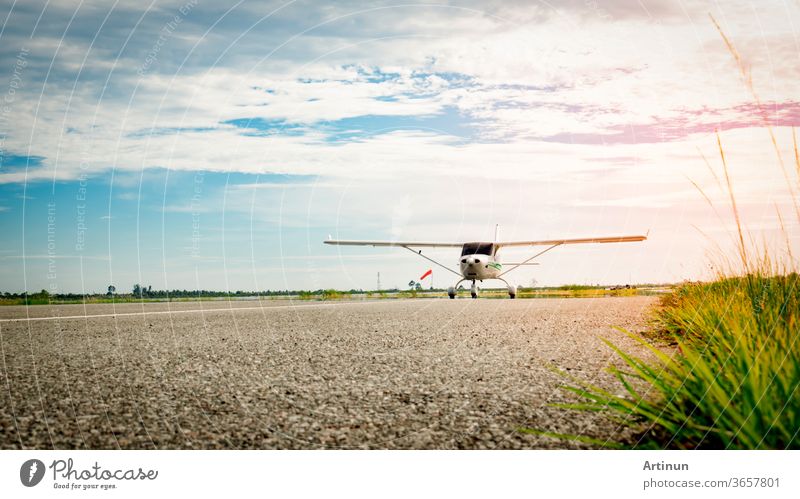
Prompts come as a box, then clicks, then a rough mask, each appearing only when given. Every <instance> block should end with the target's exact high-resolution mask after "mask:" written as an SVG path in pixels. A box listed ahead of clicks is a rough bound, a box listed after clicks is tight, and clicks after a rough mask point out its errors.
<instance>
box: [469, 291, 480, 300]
mask: <svg viewBox="0 0 800 499" xmlns="http://www.w3.org/2000/svg"><path fill="white" fill-rule="evenodd" d="M470 294H471V295H472V298H477V297H478V293H475V292H474V291H473V292H472V293H470Z"/></svg>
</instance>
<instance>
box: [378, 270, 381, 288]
mask: <svg viewBox="0 0 800 499" xmlns="http://www.w3.org/2000/svg"><path fill="white" fill-rule="evenodd" d="M380 290H381V273H380V272H378V291H380Z"/></svg>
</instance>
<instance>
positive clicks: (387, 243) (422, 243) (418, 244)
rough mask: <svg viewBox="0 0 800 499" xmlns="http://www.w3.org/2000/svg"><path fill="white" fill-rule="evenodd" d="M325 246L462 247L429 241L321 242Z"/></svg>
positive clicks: (457, 244) (455, 244)
mask: <svg viewBox="0 0 800 499" xmlns="http://www.w3.org/2000/svg"><path fill="white" fill-rule="evenodd" d="M323 242H324V243H325V244H334V245H337V246H397V247H401V248H402V247H409V246H411V247H416V248H460V247H461V246H463V245H464V243H463V242H459V243H441V242H430V241H354V240H350V241H346V240H334V239H328V240H327V241H323Z"/></svg>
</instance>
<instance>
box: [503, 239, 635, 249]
mask: <svg viewBox="0 0 800 499" xmlns="http://www.w3.org/2000/svg"><path fill="white" fill-rule="evenodd" d="M645 239H647V236H612V237H586V238H581V239H549V240H545V241H508V242H502V241H500V242H496V243H495V244H496V245H497V246H501V247H510V246H554V245H560V244H586V243H635V242H638V241H644V240H645Z"/></svg>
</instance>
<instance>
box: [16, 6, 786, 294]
mask: <svg viewBox="0 0 800 499" xmlns="http://www.w3.org/2000/svg"><path fill="white" fill-rule="evenodd" d="M709 14H712V15H713V16H714V17H715V19H717V20H718V21H719V23H720V25H721V27H722V29H723V30H724V31H725V33H726V35H727V36H728V37H729V39H730V40H731V41H732V42H733V44H734V45H735V46H736V48H737V50H738V51H739V52H738V54H739V56H740V58H741V60H742V61H743V64H744V67H745V68H746V71H747V74H745V75H744V76H745V78H744V79H743V78H742V75H741V74H740V71H739V69H738V68H737V66H736V63H735V59H734V57H733V56H732V54H731V52H730V51H729V49H728V48H727V47H726V46H725V44H724V42H723V40H722V38H721V36H720V34H719V32H718V31H717V30H716V28H715V27H714V25H713V23H712V21H711V20H710V18H709ZM0 22H2V27H0V41H2V43H0V73H2V74H3V76H4V77H3V78H2V81H0V83H2V86H0V93H2V97H0V99H2V107H1V108H0V139H1V140H0V151H1V152H2V156H0V230H2V233H3V234H4V237H3V238H2V240H0V291H2V290H8V291H21V290H24V289H28V290H38V289H42V288H49V289H54V290H59V291H64V292H81V291H85V292H96V291H100V290H104V289H105V287H106V286H108V284H111V283H113V284H115V285H116V286H117V287H118V288H119V289H129V288H130V287H131V286H132V285H133V283H136V282H140V283H143V284H150V285H152V286H153V287H154V288H159V289H161V288H181V289H183V288H187V289H191V288H196V287H201V288H209V289H211V288H213V289H225V290H236V289H309V288H311V289H317V288H322V287H336V288H346V289H349V288H364V289H367V288H372V287H374V285H375V281H376V274H377V272H381V275H382V282H383V284H384V286H386V287H389V286H395V285H397V286H401V285H403V284H405V283H406V282H408V281H409V280H410V279H412V278H415V277H418V274H421V273H422V272H424V271H425V270H427V269H428V268H429V267H430V265H429V264H428V263H427V262H425V261H424V260H421V259H415V258H414V256H413V255H410V254H406V253H407V252H404V251H402V250H375V249H363V248H362V249H359V248H332V247H328V246H324V245H322V244H321V241H322V240H323V239H324V238H326V237H327V236H328V235H329V234H331V235H334V236H335V237H343V238H345V237H346V238H358V239H369V238H380V239H383V238H392V239H442V240H475V239H482V238H490V237H491V236H492V235H493V232H494V225H495V224H497V223H499V224H501V226H502V233H503V236H504V237H505V238H513V239H540V238H552V237H571V236H586V235H602V234H611V235H613V234H626V233H633V234H636V233H644V232H645V231H647V230H650V231H651V232H650V234H651V238H650V240H649V241H648V242H647V243H644V244H641V245H618V246H614V247H611V246H603V247H589V246H587V247H580V248H565V249H563V250H562V249H560V250H559V251H558V252H552V253H551V254H548V255H547V256H546V257H544V258H543V259H542V262H541V263H542V265H541V266H539V267H535V268H528V269H524V270H521V271H519V274H518V276H517V277H516V278H515V279H516V281H517V283H519V284H529V283H530V282H531V280H532V279H536V280H537V282H539V283H540V284H561V283H584V282H588V283H608V284H611V283H619V282H628V281H637V282H646V281H649V282H658V281H678V280H683V279H698V278H703V277H707V276H708V275H709V274H708V273H709V268H710V265H711V264H712V263H713V260H714V259H715V258H717V257H719V256H721V255H726V254H729V252H730V247H731V244H732V240H733V239H732V227H733V219H732V216H731V213H730V208H729V206H728V204H727V203H728V201H727V199H728V195H727V191H726V189H725V187H724V186H723V185H722V183H721V182H720V178H722V176H723V171H722V169H721V168H722V167H721V162H720V157H719V151H718V145H717V136H716V135H715V131H717V130H718V131H719V137H720V141H721V142H722V144H723V146H724V148H725V151H726V155H727V158H728V161H729V168H730V173H731V178H732V182H733V185H734V188H735V192H736V195H737V198H738V199H739V201H740V208H741V211H742V216H743V218H744V220H745V222H746V225H747V227H748V230H749V232H750V235H751V237H752V238H753V240H755V241H759V242H761V241H764V243H765V244H769V245H774V246H775V252H776V254H781V253H782V252H784V253H785V251H786V238H784V237H783V235H782V234H781V231H780V223H781V220H780V219H779V217H778V214H779V213H780V214H781V218H782V220H783V224H784V226H785V227H786V229H787V232H788V235H789V238H788V241H789V246H790V247H794V248H795V254H800V248H797V246H798V244H800V239H798V222H799V221H798V217H797V216H796V213H795V209H794V208H795V207H794V205H793V200H792V199H793V195H795V196H796V193H797V192H798V191H800V184H798V182H797V171H796V169H795V168H794V165H793V163H792V158H793V151H792V150H791V146H792V128H791V127H793V126H796V125H797V124H798V122H799V121H800V95H798V94H797V88H796V87H797V86H796V81H797V79H798V77H800V74H798V73H800V69H798V68H800V64H798V60H797V59H798V54H800V47H799V46H798V42H797V40H798V38H797V36H796V32H795V26H798V25H800V6H798V5H796V4H786V3H784V2H778V1H776V2H761V3H759V4H758V5H754V4H751V3H747V2H742V3H737V2H726V4H725V5H724V6H719V5H712V4H708V3H706V2H681V3H678V2H672V1H658V2H644V3H641V4H640V3H637V2H624V1H621V0H612V1H605V2H597V3H596V4H595V3H593V2H583V1H578V0H575V1H566V2H559V3H558V5H557V6H553V5H552V4H550V3H545V2H493V1H485V2H446V3H445V2H443V3H438V2H433V3H426V4H425V5H408V4H402V3H399V2H389V1H385V2H377V3H373V2H371V3H369V4H365V3H362V2H331V3H327V4H325V5H322V4H319V3H314V2H293V1H289V2H250V1H242V2H230V3H226V2H223V3H214V4H207V3H205V2H202V1H199V2H195V1H192V0H188V1H177V2H162V1H156V2H153V4H152V5H151V6H150V7H144V6H142V5H141V4H140V3H138V2H133V1H124V0H122V1H119V2H114V3H111V2H67V1H50V2H36V1H32V2H24V3H21V2H17V3H13V4H12V5H8V4H7V5H5V6H4V7H2V9H0ZM748 77H749V78H750V79H751V80H752V82H753V87H752V88H749V87H748V85H747V84H746V80H747V78H748ZM770 133H772V134H774V136H775V138H776V141H777V144H778V146H777V149H775V148H774V147H773V146H772V141H771V137H770ZM781 162H783V166H781ZM787 179H788V182H787ZM789 186H791V187H789ZM698 187H699V188H700V189H701V190H702V191H703V192H702V193H700V192H699V190H698ZM84 194H85V195H84ZM83 197H85V200H84V199H82V198H83ZM709 201H710V202H711V203H710V204H709ZM53 206H54V207H53ZM48 210H49V211H48ZM84 212H85V213H84ZM48 216H49V217H50V218H51V220H49V221H48ZM81 217H84V218H81ZM53 218H54V220H52V219H53ZM48 223H49V225H48ZM48 229H49V230H50V236H51V240H50V241H48ZM81 237H85V241H84V242H83V244H82V245H80V244H78V243H79V238H81ZM434 254H435V256H439V257H441V258H442V259H443V260H444V261H445V262H446V263H450V262H451V261H455V255H454V254H452V252H450V253H448V252H446V251H445V252H434ZM522 256H523V255H522V254H519V253H514V254H510V255H508V257H507V261H510V260H515V259H519V257H522ZM434 279H436V280H437V284H439V283H441V284H442V285H444V284H446V283H447V279H449V278H445V276H444V274H442V273H439V274H437V273H436V272H435V273H434Z"/></svg>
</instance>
